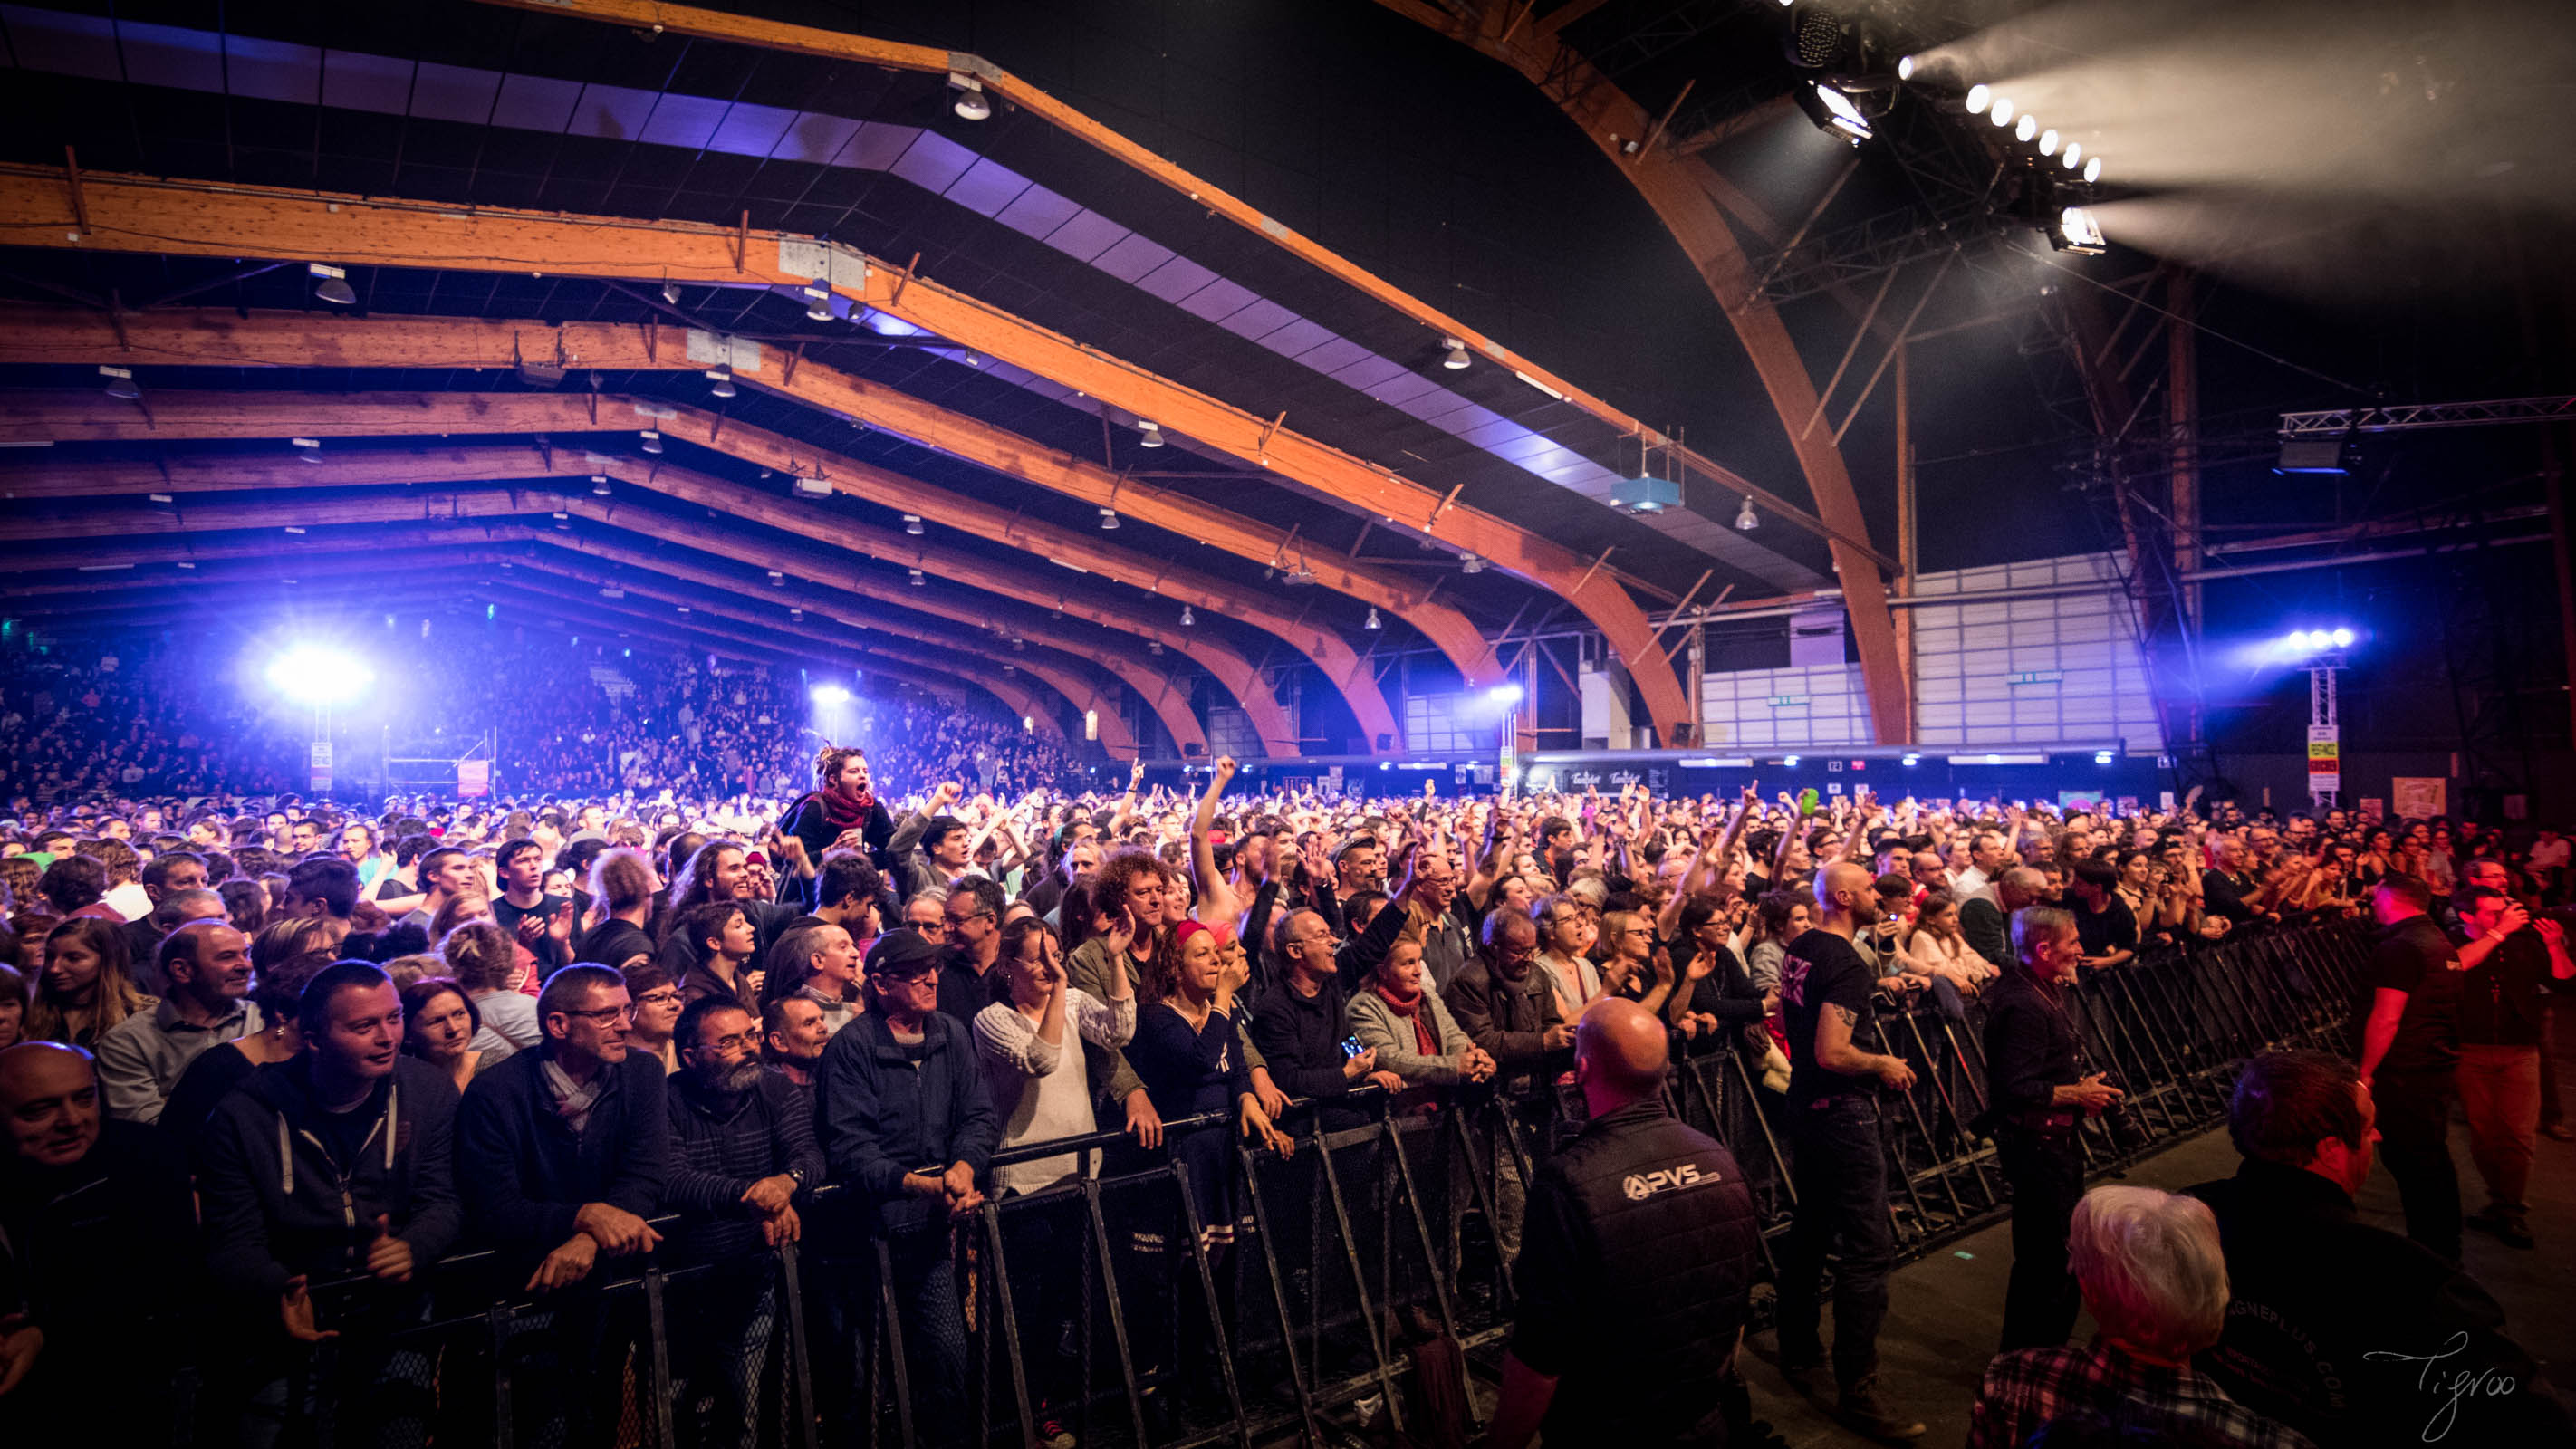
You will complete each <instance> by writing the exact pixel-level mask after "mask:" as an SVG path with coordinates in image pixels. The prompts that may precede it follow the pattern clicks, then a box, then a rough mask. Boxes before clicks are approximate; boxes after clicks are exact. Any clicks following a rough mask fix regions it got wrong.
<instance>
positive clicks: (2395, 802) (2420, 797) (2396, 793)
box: [2388, 775, 2451, 820]
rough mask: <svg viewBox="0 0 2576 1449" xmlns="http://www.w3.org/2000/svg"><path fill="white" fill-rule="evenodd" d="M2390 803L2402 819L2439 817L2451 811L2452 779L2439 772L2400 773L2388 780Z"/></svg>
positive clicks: (2435, 818) (2431, 818)
mask: <svg viewBox="0 0 2576 1449" xmlns="http://www.w3.org/2000/svg"><path fill="white" fill-rule="evenodd" d="M2388 803H2389V804H2390V805H2391V806H2392V807H2393V808H2394V809H2395V812H2396V815H2397V818H2398V819H2400V820H2438V819H2440V818H2442V817H2443V816H2445V815H2448V814H2450V813H2451V782H2450V781H2448V780H2445V779H2443V778H2442V777H2441V776H2439V775H2400V776H2398V777H2397V778H2396V779H2394V780H2391V781H2389V782H2388Z"/></svg>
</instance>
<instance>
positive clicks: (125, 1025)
mask: <svg viewBox="0 0 2576 1449" xmlns="http://www.w3.org/2000/svg"><path fill="white" fill-rule="evenodd" d="M218 903H220V898H218ZM155 959H156V962H157V964H158V965H159V967H160V975H161V979H162V980H164V981H166V982H168V983H169V984H170V988H169V991H168V993H167V994H166V995H164V996H163V997H162V998H161V1000H160V1003H159V1004H158V1005H156V1006H154V1007H153V1008H152V1009H151V1010H150V1011H141V1012H136V1013H135V1014H134V1015H132V1016H129V1017H127V1018H126V1019H125V1020H123V1021H120V1022H118V1023H117V1024H116V1025H115V1026H114V1027H112V1028H110V1029H109V1031H108V1033H107V1034H106V1035H105V1036H102V1037H100V1038H99V1039H98V1082H99V1086H100V1087H101V1088H102V1089H103V1090H104V1091H105V1092H106V1094H107V1111H108V1115H109V1116H111V1117H116V1118H120V1119H122V1120H124V1121H127V1122H158V1121H160V1120H161V1109H162V1107H163V1106H165V1105H167V1104H168V1102H169V1100H170V1089H171V1088H172V1087H175V1086H177V1085H178V1084H179V1074H180V1073H181V1072H184V1071H186V1070H187V1069H188V1063H190V1062H193V1061H195V1060H196V1059H197V1058H198V1057H199V1056H200V1055H202V1054H203V1053H204V1052H205V1051H206V1049H207V1048H209V1047H213V1046H216V1045H219V1044H221V1043H223V1042H228V1041H231V1040H233V1039H235V1038H237V1037H242V1036H247V1035H249V1034H250V1033H252V1032H254V1031H257V1030H259V1028H260V1020H259V1008H258V1007H256V1006H253V1005H251V1004H250V999H249V998H250V937H248V936H245V935H243V934H242V933H241V932H239V931H236V930H234V929H233V926H232V922H231V921H229V920H226V919H224V918H222V917H220V916H218V917H211V918H208V919H205V920H197V921H190V922H188V923H187V924H186V925H184V926H181V927H179V928H178V929H177V930H175V931H172V932H171V933H170V934H169V935H168V936H167V937H165V938H164V939H163V940H162V942H161V948H160V951H159V954H158V956H157V957H156V958H155Z"/></svg>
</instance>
